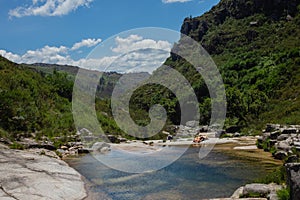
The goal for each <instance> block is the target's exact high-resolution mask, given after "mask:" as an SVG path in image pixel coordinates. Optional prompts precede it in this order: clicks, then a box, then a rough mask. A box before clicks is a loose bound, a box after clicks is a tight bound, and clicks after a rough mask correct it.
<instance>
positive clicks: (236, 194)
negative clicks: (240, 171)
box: [230, 187, 244, 199]
mask: <svg viewBox="0 0 300 200" xmlns="http://www.w3.org/2000/svg"><path fill="white" fill-rule="evenodd" d="M243 191H244V187H240V188H238V189H237V190H236V191H235V192H234V193H233V194H232V195H231V197H230V198H232V199H239V198H240V196H242V195H243Z"/></svg>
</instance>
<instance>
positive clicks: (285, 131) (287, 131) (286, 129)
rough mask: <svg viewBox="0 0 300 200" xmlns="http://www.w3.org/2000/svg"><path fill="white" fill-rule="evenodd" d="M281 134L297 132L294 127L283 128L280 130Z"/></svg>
mask: <svg viewBox="0 0 300 200" xmlns="http://www.w3.org/2000/svg"><path fill="white" fill-rule="evenodd" d="M281 132H282V134H292V133H297V129H296V128H283V129H282V130H281Z"/></svg>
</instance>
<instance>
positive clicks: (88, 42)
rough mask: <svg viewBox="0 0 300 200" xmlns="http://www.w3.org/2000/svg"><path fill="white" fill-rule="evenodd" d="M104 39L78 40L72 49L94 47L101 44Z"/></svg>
mask: <svg viewBox="0 0 300 200" xmlns="http://www.w3.org/2000/svg"><path fill="white" fill-rule="evenodd" d="M101 41H102V40H101V39H84V40H81V42H77V43H75V44H74V45H73V47H72V48H71V50H73V51H74V50H77V49H80V48H81V47H93V46H96V45H97V44H99V43H100V42H101Z"/></svg>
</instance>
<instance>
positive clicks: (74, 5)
mask: <svg viewBox="0 0 300 200" xmlns="http://www.w3.org/2000/svg"><path fill="white" fill-rule="evenodd" d="M218 2H219V0H22V1H21V0H0V9H1V12H0V24H1V31H0V54H1V55H2V56H5V57H7V58H8V59H10V60H13V61H15V62H18V63H22V62H24V63H34V62H48V63H58V64H77V65H80V62H78V61H79V60H80V59H84V58H85V57H86V56H87V55H88V53H89V52H90V51H91V50H92V49H93V48H94V47H95V46H97V45H98V44H101V43H102V42H103V41H105V40H107V39H108V38H109V37H111V36H113V35H115V34H118V33H120V32H123V31H127V30H130V29H134V28H142V27H161V28H167V29H172V30H175V31H180V27H181V24H182V22H183V20H184V18H185V17H188V16H190V15H192V16H199V15H201V14H203V13H204V12H206V11H208V10H209V9H210V8H211V7H212V6H213V5H216V4H217V3H218ZM132 35H135V36H136V37H132V38H134V39H132V38H131V40H130V41H131V42H137V41H138V42H140V43H141V41H142V40H144V39H149V38H145V37H140V38H139V37H138V35H137V34H134V33H133V34H132ZM129 36H130V35H128V37H129ZM124 37H125V36H124ZM119 39H120V37H119ZM122 39H123V40H122ZM153 40H154V41H155V39H153ZM158 40H159V39H157V38H156V41H158ZM120 41H121V42H123V45H124V44H128V41H127V40H126V38H121V39H120V40H119V42H120ZM169 42H170V43H172V41H169ZM128 45H132V44H128Z"/></svg>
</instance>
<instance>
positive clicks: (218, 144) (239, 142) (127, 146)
mask: <svg viewBox="0 0 300 200" xmlns="http://www.w3.org/2000/svg"><path fill="white" fill-rule="evenodd" d="M256 139H257V138H256V137H253V136H245V137H237V138H209V139H208V140H205V141H203V142H201V143H194V142H193V138H180V139H177V140H175V141H166V142H163V141H162V140H148V141H145V142H143V141H136V140H135V141H129V142H126V143H120V144H110V145H111V148H112V149H118V150H124V151H129V152H137V151H138V152H145V153H150V152H153V151H160V150H161V149H162V148H164V147H166V146H201V145H215V148H217V149H219V148H225V149H227V148H229V147H230V149H233V150H255V149H257V147H256V145H255V144H256ZM226 144H230V145H227V146H226Z"/></svg>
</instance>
